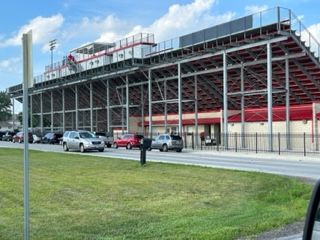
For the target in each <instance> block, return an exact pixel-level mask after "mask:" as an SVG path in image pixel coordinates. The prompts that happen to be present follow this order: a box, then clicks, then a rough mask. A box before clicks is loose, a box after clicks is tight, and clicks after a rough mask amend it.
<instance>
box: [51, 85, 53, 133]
mask: <svg viewBox="0 0 320 240" xmlns="http://www.w3.org/2000/svg"><path fill="white" fill-rule="evenodd" d="M50 105H51V106H50V109H51V132H53V91H51V94H50Z"/></svg>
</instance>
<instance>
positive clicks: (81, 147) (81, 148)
mask: <svg viewBox="0 0 320 240" xmlns="http://www.w3.org/2000/svg"><path fill="white" fill-rule="evenodd" d="M80 152H82V153H84V152H85V149H84V146H83V144H80Z"/></svg>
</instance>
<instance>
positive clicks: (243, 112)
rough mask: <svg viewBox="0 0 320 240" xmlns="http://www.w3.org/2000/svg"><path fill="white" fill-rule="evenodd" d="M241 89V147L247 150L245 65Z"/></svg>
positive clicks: (242, 72) (242, 68)
mask: <svg viewBox="0 0 320 240" xmlns="http://www.w3.org/2000/svg"><path fill="white" fill-rule="evenodd" d="M240 75H241V76H240V78H241V79H240V81H241V83H240V88H241V146H242V148H245V137H244V134H245V111H244V110H245V108H244V67H243V63H242V65H241V74H240Z"/></svg>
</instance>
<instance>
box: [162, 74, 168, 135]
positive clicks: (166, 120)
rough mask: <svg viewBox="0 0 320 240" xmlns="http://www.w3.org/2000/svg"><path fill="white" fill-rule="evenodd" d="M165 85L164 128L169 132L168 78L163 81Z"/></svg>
mask: <svg viewBox="0 0 320 240" xmlns="http://www.w3.org/2000/svg"><path fill="white" fill-rule="evenodd" d="M163 84H164V86H163V88H164V89H163V91H164V93H163V95H164V101H165V102H164V129H165V133H167V128H168V115H167V114H168V105H167V80H164V82H163Z"/></svg>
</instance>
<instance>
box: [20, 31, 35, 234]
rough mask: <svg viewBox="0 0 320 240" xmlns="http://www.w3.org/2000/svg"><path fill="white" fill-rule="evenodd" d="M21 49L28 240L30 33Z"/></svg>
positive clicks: (26, 227) (25, 224)
mask: <svg viewBox="0 0 320 240" xmlns="http://www.w3.org/2000/svg"><path fill="white" fill-rule="evenodd" d="M22 49H23V51H22V52H23V135H24V141H23V142H24V149H23V158H24V161H23V163H24V164H23V170H24V171H23V173H24V176H23V204H24V240H29V237H30V226H29V131H28V122H29V121H28V118H29V105H28V89H29V87H32V85H33V73H32V32H31V31H29V32H28V33H27V34H23V36H22Z"/></svg>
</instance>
